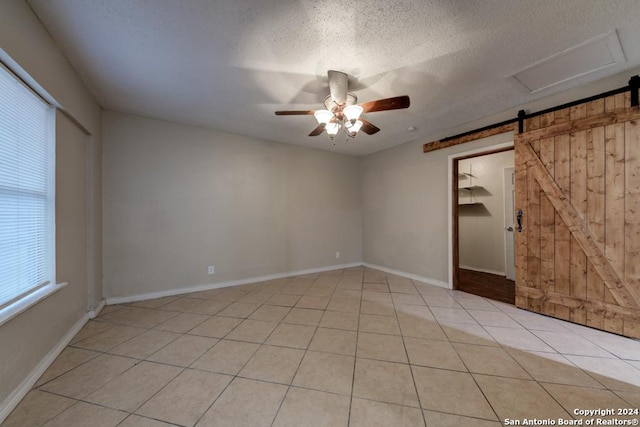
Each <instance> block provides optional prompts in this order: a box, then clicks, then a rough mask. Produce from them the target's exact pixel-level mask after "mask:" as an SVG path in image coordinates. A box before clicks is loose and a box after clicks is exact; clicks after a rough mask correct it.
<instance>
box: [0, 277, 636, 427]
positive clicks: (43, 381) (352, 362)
mask: <svg viewBox="0 0 640 427" xmlns="http://www.w3.org/2000/svg"><path fill="white" fill-rule="evenodd" d="M639 407H640V342H639V341H635V340H631V339H627V338H623V337H619V336H616V335H612V334H607V333H604V332H600V331H597V330H593V329H589V328H585V327H582V326H578V325H574V324H570V323H567V322H563V321H560V320H556V319H551V318H548V317H544V316H540V315H536V314H533V313H529V312H526V311H523V310H519V309H517V308H515V307H513V306H509V305H506V304H503V303H498V302H494V301H490V300H487V299H484V298H480V297H476V296H474V295H470V294H465V293H462V292H457V291H450V290H446V289H442V288H438V287H436V286H431V285H428V284H425V283H420V282H416V281H411V280H409V279H406V278H402V277H398V276H394V275H389V274H385V273H383V272H380V271H376V270H371V269H367V268H353V269H347V270H339V271H331V272H327V273H322V274H315V275H308V276H302V277H294V278H288V279H280V280H273V281H269V282H264V283H259V284H251V285H245V286H237V287H233V288H225V289H217V290H210V291H204V292H197V293H192V294H187V295H181V296H175V297H166V298H160V299H156V300H149V301H142V302H139V303H132V304H123V305H117V306H108V307H105V309H104V310H103V311H102V312H101V314H100V316H99V317H98V318H96V319H95V320H92V321H90V322H89V323H87V324H86V326H85V327H84V328H83V329H82V330H81V331H80V332H79V333H78V335H77V336H76V337H75V338H74V339H73V341H72V342H71V343H70V345H69V346H68V347H67V348H66V349H65V350H64V351H63V352H62V354H61V355H60V356H59V357H58V358H57V360H56V361H55V362H54V363H53V364H52V365H51V367H50V368H49V369H48V370H47V371H46V372H45V373H44V374H43V375H42V377H41V378H40V379H39V381H38V382H37V384H36V387H35V388H34V389H33V390H32V391H31V392H30V393H29V394H28V395H27V396H26V398H25V399H24V400H23V401H22V402H21V403H20V405H19V406H18V407H17V408H16V409H15V410H14V412H13V413H12V414H11V415H10V416H9V417H8V418H7V420H6V421H5V423H4V424H3V426H6V427H8V426H20V427H25V426H40V425H46V426H65V427H70V426H105V427H106V426H122V427H127V426H142V427H147V426H148V427H155V426H157V427H160V426H169V425H178V426H198V427H201V426H262V425H264V426H271V425H272V426H314V425H325V426H347V425H350V426H377V425H379V426H425V425H427V426H461V425H465V426H487V427H488V426H499V425H502V423H503V422H504V420H505V419H506V418H510V419H516V420H522V419H524V418H537V419H547V418H553V419H557V418H564V419H572V418H578V416H574V415H573V414H574V412H573V411H574V409H577V408H580V409H597V408H639Z"/></svg>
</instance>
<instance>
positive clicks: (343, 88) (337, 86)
mask: <svg viewBox="0 0 640 427" xmlns="http://www.w3.org/2000/svg"><path fill="white" fill-rule="evenodd" d="M348 84H349V78H348V76H347V75H346V74H345V73H343V72H340V71H334V70H329V92H330V93H331V98H332V99H333V100H334V101H335V102H336V104H338V105H342V104H345V103H346V102H347V86H348Z"/></svg>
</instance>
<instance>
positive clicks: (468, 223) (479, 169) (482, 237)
mask: <svg viewBox="0 0 640 427" xmlns="http://www.w3.org/2000/svg"><path fill="white" fill-rule="evenodd" d="M513 160H514V159H513V150H511V151H505V152H501V153H494V154H489V155H484V156H479V157H472V158H469V159H463V160H460V161H459V162H458V170H459V171H460V172H467V173H469V172H470V171H471V174H472V175H473V176H472V177H468V176H466V177H465V178H462V177H461V178H459V187H467V186H470V185H474V186H481V187H482V188H481V189H478V190H472V191H470V192H468V191H460V194H459V195H460V201H461V202H469V201H473V202H479V203H482V205H472V206H465V205H461V206H459V208H458V226H459V229H458V230H459V232H458V247H459V251H460V267H461V268H467V269H471V270H478V271H485V272H488V273H494V274H500V275H504V274H505V247H504V244H505V236H504V233H505V232H504V182H503V181H504V173H503V171H504V168H507V167H512V166H513Z"/></svg>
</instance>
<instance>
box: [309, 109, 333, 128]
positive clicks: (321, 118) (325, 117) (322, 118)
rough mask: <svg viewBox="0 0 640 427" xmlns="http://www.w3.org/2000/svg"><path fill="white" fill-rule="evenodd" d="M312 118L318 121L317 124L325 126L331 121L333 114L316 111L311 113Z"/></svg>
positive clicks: (325, 111)
mask: <svg viewBox="0 0 640 427" xmlns="http://www.w3.org/2000/svg"><path fill="white" fill-rule="evenodd" d="M313 116H314V117H315V118H316V120H317V121H318V124H321V125H326V124H327V123H329V122H330V121H331V119H333V113H332V112H331V111H329V110H318V111H316V112H315V113H313Z"/></svg>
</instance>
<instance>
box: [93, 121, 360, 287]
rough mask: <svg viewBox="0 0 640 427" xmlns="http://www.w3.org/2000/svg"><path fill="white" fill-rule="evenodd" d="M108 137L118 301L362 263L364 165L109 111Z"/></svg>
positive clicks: (107, 213) (112, 272) (107, 202)
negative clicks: (211, 269)
mask: <svg viewBox="0 0 640 427" xmlns="http://www.w3.org/2000/svg"><path fill="white" fill-rule="evenodd" d="M103 129H104V207H105V209H104V236H105V237H104V243H105V246H104V251H105V252H104V255H105V263H104V270H105V291H106V295H107V298H108V299H109V298H111V299H113V298H122V297H129V296H135V295H145V294H149V293H157V292H166V291H171V290H179V289H184V288H188V287H193V286H198V285H203V284H209V283H220V282H226V281H233V280H242V279H250V278H255V277H261V276H265V275H269V274H277V273H287V272H293V271H299V270H304V269H311V268H319V267H325V266H331V265H338V264H347V263H354V262H355V263H359V262H361V261H362V251H361V242H362V238H361V236H362V225H361V217H362V207H361V199H360V172H359V171H360V166H359V165H360V160H359V159H358V158H356V157H351V156H346V155H340V154H333V153H329V152H326V151H319V150H312V149H308V148H301V147H294V146H290V145H285V144H277V143H273V142H267V141H261V140H258V139H254V138H249V137H242V136H238V135H231V134H227V133H223V132H217V131H214V130H209V129H203V128H198V127H193V126H185V125H179V124H175V123H170V122H166V121H160V120H154V119H148V118H143V117H139V116H133V115H127V114H121V113H115V112H109V111H106V112H105V113H104V115H103ZM336 251H339V252H340V259H336ZM209 265H213V266H215V274H214V275H212V276H209V275H207V266H209Z"/></svg>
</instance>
